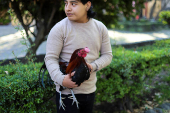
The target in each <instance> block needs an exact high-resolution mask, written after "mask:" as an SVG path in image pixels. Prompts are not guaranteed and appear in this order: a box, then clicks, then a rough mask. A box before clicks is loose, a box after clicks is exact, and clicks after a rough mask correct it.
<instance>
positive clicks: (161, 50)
mask: <svg viewBox="0 0 170 113" xmlns="http://www.w3.org/2000/svg"><path fill="white" fill-rule="evenodd" d="M168 63H169V64H170V40H162V41H157V42H156V43H155V44H153V45H152V46H145V47H139V48H137V51H134V50H133V49H129V50H125V49H124V48H123V47H114V48H113V60H112V62H111V64H110V65H109V66H108V67H106V68H104V69H102V70H101V71H99V72H98V73H97V77H98V82H97V88H98V89H97V91H96V93H97V95H96V102H97V103H101V102H103V101H106V102H116V101H119V102H120V104H121V105H122V106H123V107H124V108H128V109H132V106H133V105H134V104H135V105H136V104H138V105H140V104H142V103H143V102H142V101H145V100H144V99H142V97H143V96H144V95H146V94H147V93H150V90H151V88H152V87H153V86H152V85H151V84H152V83H153V82H155V81H152V79H153V78H154V77H155V76H156V74H157V73H159V72H160V71H161V69H162V68H165V67H166V64H168Z"/></svg>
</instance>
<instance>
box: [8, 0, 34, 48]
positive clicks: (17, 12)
mask: <svg viewBox="0 0 170 113" xmlns="http://www.w3.org/2000/svg"><path fill="white" fill-rule="evenodd" d="M11 4H12V8H13V9H14V12H15V14H16V15H17V18H18V20H19V21H20V22H21V25H22V26H23V28H24V30H25V32H26V35H27V39H28V40H29V42H30V44H31V45H32V44H33V41H32V40H31V39H30V38H29V34H28V26H26V25H25V24H24V22H23V19H22V16H21V11H20V9H19V2H18V3H17V2H16V1H15V0H14V1H12V2H11Z"/></svg>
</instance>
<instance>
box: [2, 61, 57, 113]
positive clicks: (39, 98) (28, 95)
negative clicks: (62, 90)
mask: <svg viewBox="0 0 170 113" xmlns="http://www.w3.org/2000/svg"><path fill="white" fill-rule="evenodd" d="M41 65H42V63H35V64H33V63H30V64H29V65H25V64H21V63H17V64H15V65H14V64H11V65H6V66H1V67H0V99H1V102H0V112H1V113H8V112H17V113H20V112H21V113H25V112H28V111H29V112H35V111H39V112H40V113H41V112H45V110H47V109H46V105H45V106H44V105H43V103H44V102H46V101H48V100H49V98H51V97H52V96H53V95H54V94H55V87H54V85H50V84H47V82H45V83H46V88H43V87H42V86H41V85H40V84H39V82H38V80H39V77H38V72H39V69H40V66H41ZM4 71H8V75H7V74H6V73H5V72H4ZM39 106H41V108H39ZM42 106H44V107H42Z"/></svg>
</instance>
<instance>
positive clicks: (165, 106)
mask: <svg viewBox="0 0 170 113" xmlns="http://www.w3.org/2000/svg"><path fill="white" fill-rule="evenodd" d="M158 108H162V109H164V110H170V106H168V105H166V104H161V105H159V106H158Z"/></svg>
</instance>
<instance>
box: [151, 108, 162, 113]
mask: <svg viewBox="0 0 170 113" xmlns="http://www.w3.org/2000/svg"><path fill="white" fill-rule="evenodd" d="M153 110H154V111H155V112H156V113H163V110H162V109H161V108H154V109H153Z"/></svg>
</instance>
